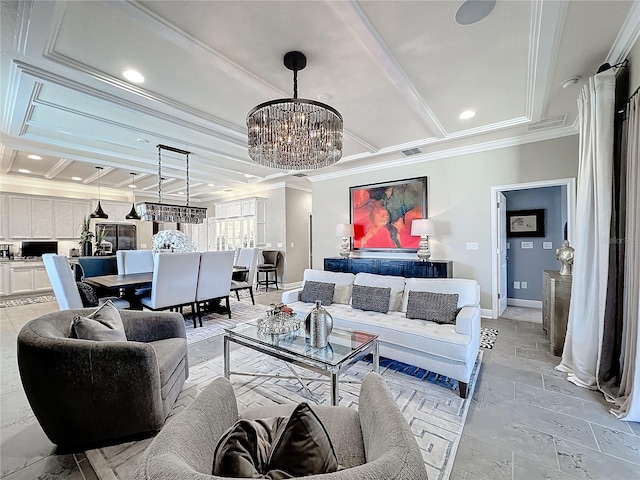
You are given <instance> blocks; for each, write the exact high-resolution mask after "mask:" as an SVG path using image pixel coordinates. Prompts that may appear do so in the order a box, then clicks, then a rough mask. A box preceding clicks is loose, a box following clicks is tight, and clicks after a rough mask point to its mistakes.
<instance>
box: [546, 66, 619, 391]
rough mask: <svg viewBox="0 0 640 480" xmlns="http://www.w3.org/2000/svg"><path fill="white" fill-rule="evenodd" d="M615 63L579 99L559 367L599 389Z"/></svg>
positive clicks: (570, 377)
mask: <svg viewBox="0 0 640 480" xmlns="http://www.w3.org/2000/svg"><path fill="white" fill-rule="evenodd" d="M614 98H615V74H614V69H609V70H607V71H605V72H602V73H599V74H597V75H595V76H594V77H591V78H590V79H589V83H588V84H587V85H585V86H584V87H583V89H582V92H581V93H580V98H579V99H578V119H579V122H580V151H579V164H578V184H577V197H576V200H577V202H576V203H577V205H576V227H575V231H574V236H573V247H574V248H575V256H574V273H573V283H572V287H571V304H570V307H569V322H568V325H567V335H566V338H565V343H564V351H563V353H562V362H561V363H560V365H558V366H557V367H556V369H557V370H560V371H563V372H567V373H568V374H569V375H568V380H569V381H570V382H573V383H575V384H576V385H579V386H581V387H586V388H592V389H596V388H597V386H596V383H597V371H598V364H599V361H600V348H601V344H602V331H603V324H604V311H605V303H606V295H607V280H608V269H609V230H610V224H611V204H612V181H613V180H612V175H613V132H614V111H615V107H614Z"/></svg>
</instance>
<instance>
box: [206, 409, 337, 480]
mask: <svg viewBox="0 0 640 480" xmlns="http://www.w3.org/2000/svg"><path fill="white" fill-rule="evenodd" d="M339 468H340V466H339V464H338V459H337V457H336V453H335V450H334V448H333V445H332V443H331V440H330V439H329V435H328V433H327V431H326V429H325V428H324V426H323V425H322V422H321V421H320V419H319V418H318V417H317V415H316V414H315V413H314V412H313V410H311V408H310V407H309V405H307V404H306V403H304V402H303V403H301V404H299V405H298V406H297V407H296V408H295V410H294V411H293V412H292V413H291V416H290V417H289V418H288V419H287V418H285V417H275V418H268V419H264V420H247V419H241V420H238V421H237V422H236V423H235V424H234V425H233V426H232V427H231V428H230V429H228V430H227V431H226V432H225V434H224V435H223V436H222V437H221V438H220V440H219V441H218V444H217V445H216V448H215V452H214V461H213V474H214V475H219V476H228V477H235V478H238V477H241V478H274V479H284V478H292V477H296V478H297V477H302V476H307V475H315V474H322V473H331V472H335V471H337V470H338V469H339ZM265 474H266V476H263V475H265Z"/></svg>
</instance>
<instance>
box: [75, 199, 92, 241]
mask: <svg viewBox="0 0 640 480" xmlns="http://www.w3.org/2000/svg"><path fill="white" fill-rule="evenodd" d="M91 212H92V210H91V202H90V201H89V200H74V201H73V236H72V237H71V238H80V232H81V231H82V224H83V223H84V219H85V218H86V217H88V216H89V215H91Z"/></svg>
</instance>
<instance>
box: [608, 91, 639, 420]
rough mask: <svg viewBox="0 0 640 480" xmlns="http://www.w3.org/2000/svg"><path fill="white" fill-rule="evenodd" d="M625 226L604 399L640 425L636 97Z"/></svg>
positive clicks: (630, 111)
mask: <svg viewBox="0 0 640 480" xmlns="http://www.w3.org/2000/svg"><path fill="white" fill-rule="evenodd" d="M627 122H628V137H627V225H626V240H627V241H626V242H625V258H624V300H623V307H622V308H623V317H622V318H623V329H622V338H623V340H622V342H623V343H622V352H621V360H622V362H621V363H622V375H621V379H620V388H619V390H618V395H619V397H617V398H613V397H610V396H609V395H607V400H609V401H612V402H613V403H615V404H616V405H617V406H618V408H617V409H613V410H612V413H613V414H614V415H615V416H617V417H618V418H621V419H624V420H627V421H630V422H640V369H639V368H638V366H639V365H638V364H639V363H640V356H639V352H640V336H639V335H638V333H639V330H640V305H639V301H640V300H639V299H640V244H639V243H640V93H636V94H635V95H634V96H633V97H632V98H631V100H630V101H629V106H628V108H627Z"/></svg>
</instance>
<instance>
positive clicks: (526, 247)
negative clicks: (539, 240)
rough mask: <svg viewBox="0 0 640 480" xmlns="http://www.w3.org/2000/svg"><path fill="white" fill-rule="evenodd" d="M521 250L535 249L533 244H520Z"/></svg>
mask: <svg viewBox="0 0 640 480" xmlns="http://www.w3.org/2000/svg"><path fill="white" fill-rule="evenodd" d="M520 248H523V249H530V248H533V242H520Z"/></svg>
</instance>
